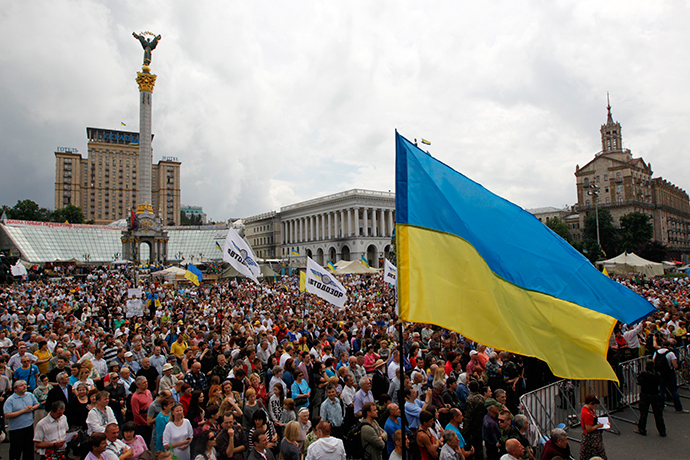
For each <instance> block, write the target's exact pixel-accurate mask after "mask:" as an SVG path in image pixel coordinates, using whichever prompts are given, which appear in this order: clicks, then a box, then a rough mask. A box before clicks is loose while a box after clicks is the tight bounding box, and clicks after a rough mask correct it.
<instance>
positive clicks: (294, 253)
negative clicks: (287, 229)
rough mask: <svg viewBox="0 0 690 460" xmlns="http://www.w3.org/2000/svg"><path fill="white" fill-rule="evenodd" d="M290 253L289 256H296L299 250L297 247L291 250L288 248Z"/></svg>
mask: <svg viewBox="0 0 690 460" xmlns="http://www.w3.org/2000/svg"><path fill="white" fill-rule="evenodd" d="M290 255H291V256H298V255H299V251H298V250H297V249H291V250H290Z"/></svg>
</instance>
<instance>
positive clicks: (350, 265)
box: [334, 260, 381, 275]
mask: <svg viewBox="0 0 690 460" xmlns="http://www.w3.org/2000/svg"><path fill="white" fill-rule="evenodd" d="M334 265H335V268H336V270H335V274H336V275H349V274H365V275H368V274H374V273H379V272H380V271H381V270H380V269H377V268H371V267H367V266H366V265H364V264H363V263H362V261H361V260H350V261H347V260H339V261H338V262H337V263H335V264H334Z"/></svg>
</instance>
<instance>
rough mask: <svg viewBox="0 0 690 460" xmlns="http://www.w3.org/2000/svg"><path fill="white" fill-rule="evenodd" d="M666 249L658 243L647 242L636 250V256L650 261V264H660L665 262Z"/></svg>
mask: <svg viewBox="0 0 690 460" xmlns="http://www.w3.org/2000/svg"><path fill="white" fill-rule="evenodd" d="M667 253H668V248H667V247H666V246H664V244H663V243H660V242H659V241H651V240H650V241H647V242H646V243H644V244H642V246H640V247H639V248H638V249H637V252H636V254H637V255H638V256H640V257H642V258H643V259H647V260H651V261H652V262H662V261H664V260H666V255H667Z"/></svg>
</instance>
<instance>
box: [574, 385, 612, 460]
mask: <svg viewBox="0 0 690 460" xmlns="http://www.w3.org/2000/svg"><path fill="white" fill-rule="evenodd" d="M598 405H599V399H597V397H596V396H594V395H593V394H590V395H587V397H586V398H585V405H584V406H582V411H581V412H580V422H581V423H582V442H581V444H580V459H581V460H582V459H590V458H592V457H597V456H599V457H601V458H606V451H605V450H604V439H603V436H602V431H601V430H600V428H602V427H603V426H604V424H603V423H599V421H598V419H597V414H596V412H595V410H596V408H597V406H598Z"/></svg>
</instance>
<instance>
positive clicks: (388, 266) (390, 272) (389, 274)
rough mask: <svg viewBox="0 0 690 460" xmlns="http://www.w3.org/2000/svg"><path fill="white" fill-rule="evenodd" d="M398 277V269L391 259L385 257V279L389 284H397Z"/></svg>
mask: <svg viewBox="0 0 690 460" xmlns="http://www.w3.org/2000/svg"><path fill="white" fill-rule="evenodd" d="M397 279H398V269H397V268H396V267H395V265H393V264H392V263H391V262H390V260H388V259H383V281H385V282H386V283H388V284H392V285H393V286H395V283H396V281H397Z"/></svg>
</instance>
